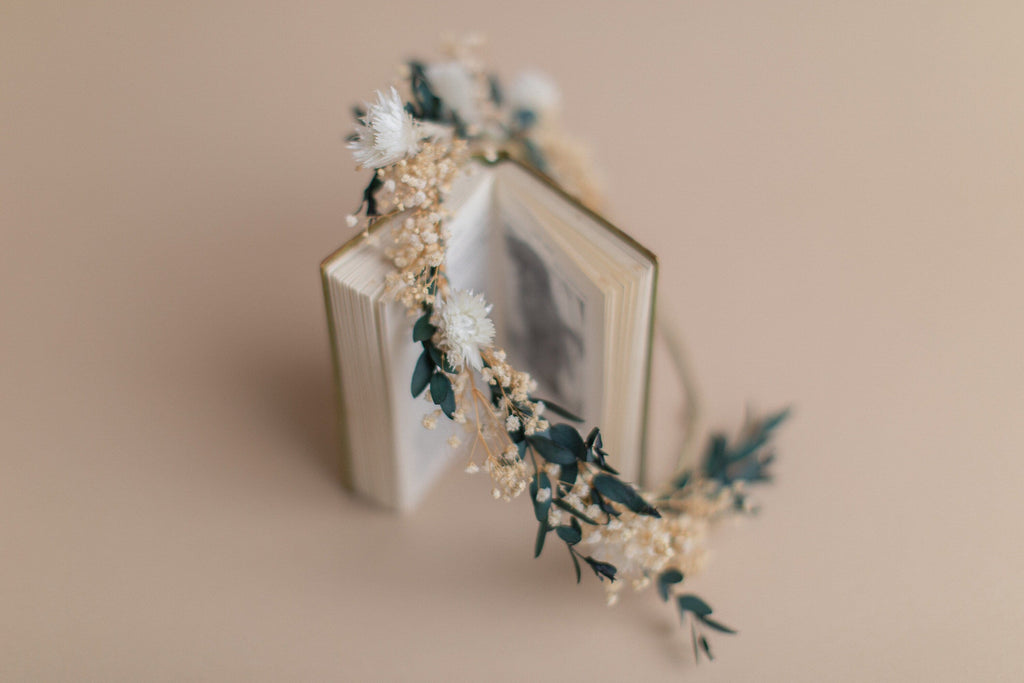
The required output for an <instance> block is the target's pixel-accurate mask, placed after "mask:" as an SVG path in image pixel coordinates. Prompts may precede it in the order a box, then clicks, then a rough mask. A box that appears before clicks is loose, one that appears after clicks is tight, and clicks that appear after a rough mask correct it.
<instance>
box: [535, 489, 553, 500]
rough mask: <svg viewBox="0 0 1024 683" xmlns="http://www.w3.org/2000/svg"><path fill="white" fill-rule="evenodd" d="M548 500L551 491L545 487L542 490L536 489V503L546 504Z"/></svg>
mask: <svg viewBox="0 0 1024 683" xmlns="http://www.w3.org/2000/svg"><path fill="white" fill-rule="evenodd" d="M549 500H551V489H549V488H548V487H546V486H545V487H544V488H542V489H537V502H538V503H546V502H547V501H549Z"/></svg>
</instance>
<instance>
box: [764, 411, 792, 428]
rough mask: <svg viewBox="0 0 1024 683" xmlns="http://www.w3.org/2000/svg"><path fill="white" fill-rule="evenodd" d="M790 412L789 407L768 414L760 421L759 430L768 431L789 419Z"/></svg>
mask: <svg viewBox="0 0 1024 683" xmlns="http://www.w3.org/2000/svg"><path fill="white" fill-rule="evenodd" d="M791 412H792V409H791V408H784V409H783V410H780V411H779V412H777V413H775V414H774V415H769V416H768V417H766V418H765V420H764V422H762V423H761V431H764V432H770V431H772V430H773V429H775V428H776V427H778V426H779V425H780V424H782V423H783V422H785V421H786V420H787V419H789V415H790V413H791Z"/></svg>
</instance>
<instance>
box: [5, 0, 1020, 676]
mask: <svg viewBox="0 0 1024 683" xmlns="http://www.w3.org/2000/svg"><path fill="white" fill-rule="evenodd" d="M627 5H628V7H627ZM1022 28H1024V9H1022V5H1021V4H1020V3H1013V2H1007V3H1003V4H997V3H983V2H964V3H941V2H930V3H924V2H922V3H911V2H906V3H892V2H877V3H875V2H872V3H868V2H850V3H842V4H839V3H821V2H803V3H793V2H749V3H735V2H714V3H696V2H686V3H638V2H634V3H620V2H615V3H608V4H601V3H578V4H570V3H530V2H515V3H483V2H456V1H454V0H444V1H440V2H401V3H398V2H377V3H373V2H359V3H355V2H352V3H306V2H300V3H284V2H282V3H278V4H275V3H271V2H238V3H207V2H170V3H137V2H124V3H86V2H82V3H56V2H48V1H41V0H39V1H37V0H33V1H31V2H11V1H10V0H7V1H6V2H3V3H2V4H0V520H2V522H0V557H2V561H0V679H3V680H12V681H37V680H38V681H42V680H47V681H50V680H53V681H56V680H67V681H84V680H90V681H92V680H95V681H183V680H209V681H236V680H246V681H257V680H266V681H283V680H308V681H393V680H409V681H481V680H494V681H506V680H508V681H513V680H516V681H518V680H531V681H545V680H566V681H584V680H586V681H605V680H607V681H611V680H644V681H679V680H694V681H806V682H819V681H873V680H910V681H914V680H922V681H925V680H927V681H965V680H992V681H994V680H1005V681H1020V680H1024V654H1022V652H1021V648H1020V644H1021V642H1022V640H1024V550H1022V540H1024V496H1022V493H1021V490H1022V486H1024V452H1022V446H1024V426H1022V421H1021V412H1022V408H1024V391H1022V382H1024V361H1022V354H1021V351H1022V348H1024V312H1022V306H1021V294H1022V286H1024V275H1022V272H1021V270H1022V264H1024V196H1022V195H1024V192H1022V190H1024V162H1022V159H1024V124H1022V122H1024V44H1022V41H1021V32H1022ZM468 29H480V30H484V31H487V32H489V34H490V36H491V44H490V50H489V59H490V60H491V62H492V63H494V64H496V65H499V67H500V68H501V69H502V70H503V72H504V73H505V74H506V75H509V74H511V73H512V72H513V71H514V70H515V69H517V68H518V67H528V66H533V67H541V68H543V69H545V70H546V71H548V72H549V73H550V74H551V75H552V76H553V77H555V78H556V79H557V80H558V81H559V82H560V83H561V84H562V86H563V89H564V100H565V110H566V117H567V121H568V123H569V126H570V128H571V129H572V130H574V131H575V132H576V133H578V134H579V135H580V136H582V137H585V138H587V139H589V141H590V142H591V143H592V146H593V148H594V149H595V151H596V157H597V159H598V160H599V161H600V163H601V165H602V166H603V168H604V169H605V175H606V177H607V181H608V183H607V184H608V190H609V196H610V201H611V204H612V206H613V210H612V216H613V217H614V218H616V219H617V220H618V221H619V223H621V224H622V225H623V227H625V228H626V229H627V230H628V231H630V232H631V233H632V234H633V235H634V236H636V237H637V238H638V239H639V240H641V241H642V242H644V243H646V244H647V245H649V246H650V247H651V248H653V249H654V251H656V252H657V253H658V254H659V255H660V256H661V259H662V263H663V275H662V277H663V279H662V292H663V293H664V295H663V298H664V304H665V309H666V311H667V312H668V313H669V314H671V315H672V316H673V317H675V318H676V319H677V320H679V321H680V322H681V324H682V325H683V327H684V329H685V333H686V338H687V341H688V343H689V346H690V349H691V352H692V356H693V359H694V363H695V365H696V367H697V369H698V373H699V377H700V381H701V385H702V388H703V396H704V402H705V408H706V415H707V418H708V423H709V424H710V425H713V426H717V427H730V426H733V425H735V424H736V423H737V422H738V421H739V419H740V417H741V415H742V410H743V407H744V405H745V404H746V403H747V402H748V401H749V402H751V403H752V405H754V406H756V407H759V408H763V409H768V408H773V407H776V406H779V405H782V404H786V403H792V404H793V405H794V406H795V407H796V410H797V414H796V419H795V420H794V421H793V422H792V423H791V424H790V425H789V426H788V427H787V428H786V429H785V431H784V433H783V434H782V438H781V441H780V454H781V458H780V461H779V463H778V467H777V474H778V481H777V483H776V484H775V485H774V486H773V487H770V488H768V489H766V490H765V491H764V492H763V493H762V494H761V496H760V498H761V501H762V503H763V506H764V513H763V514H762V515H761V516H760V518H758V519H756V520H753V521H749V522H744V523H741V524H738V525H729V526H727V528H723V529H722V530H721V532H720V533H719V534H718V535H717V536H716V538H715V539H714V542H713V544H714V548H715V555H714V557H713V559H712V563H711V571H710V572H709V573H706V574H705V575H703V576H702V577H700V578H697V579H694V581H693V588H694V590H696V591H698V592H700V593H701V594H702V595H704V596H705V597H706V598H707V599H708V600H709V601H711V602H712V603H713V604H714V605H715V607H716V608H717V612H718V613H720V614H721V615H722V620H723V621H726V622H727V623H730V624H732V625H735V626H736V627H737V628H739V630H740V631H741V633H740V635H739V636H737V637H717V638H715V640H714V645H715V647H716V650H717V654H718V655H719V661H718V662H717V663H715V664H713V665H702V666H700V667H695V666H694V665H693V663H692V661H691V655H690V652H689V645H688V641H687V636H686V634H685V633H684V632H683V631H681V630H680V629H679V628H678V627H677V624H676V620H675V618H674V616H673V614H672V613H671V612H670V611H669V610H668V609H666V608H664V606H663V605H661V604H660V603H659V602H658V601H657V600H656V598H655V597H654V596H653V595H649V594H645V595H642V596H638V597H636V598H635V599H627V600H625V601H624V604H621V605H620V606H619V607H617V608H615V609H614V610H613V611H609V610H608V609H606V608H605V607H604V606H603V602H602V599H601V593H600V589H599V587H598V586H596V585H594V584H595V583H596V582H594V581H587V582H585V585H584V586H582V587H576V586H575V585H574V583H573V578H572V571H571V569H570V566H569V560H568V558H566V557H565V556H564V553H556V552H550V553H546V554H545V555H544V557H542V558H541V559H540V560H534V559H532V557H531V552H530V550H531V546H532V539H533V533H534V527H533V523H532V522H531V521H530V520H531V517H532V515H531V514H530V511H529V510H528V507H527V506H526V503H525V502H524V501H517V502H516V503H514V504H511V505H503V504H496V503H494V502H493V501H491V500H490V498H489V496H488V486H487V485H486V483H485V482H482V481H480V480H477V479H473V478H470V477H467V476H465V475H462V474H461V473H459V472H458V471H454V472H452V473H450V474H449V475H448V476H447V477H446V478H445V479H444V481H443V482H442V484H441V486H440V487H439V489H438V490H437V491H435V492H434V493H433V494H432V495H431V496H430V497H429V498H428V500H427V501H426V503H425V504H424V506H423V507H422V510H421V511H420V512H419V513H418V514H416V515H413V516H410V517H407V518H404V519H402V518H396V517H392V516H390V515H387V514H382V513H380V512H378V511H376V510H374V509H371V508H369V507H366V506H364V505H363V504H362V503H360V502H359V501H358V500H354V499H352V498H350V497H349V496H347V495H346V494H345V493H344V492H343V491H341V490H340V489H339V487H338V485H337V483H336V479H335V477H334V474H333V470H332V465H331V457H332V456H331V453H332V448H333V435H332V426H331V404H330V388H329V387H330V376H329V373H330V365H329V359H328V350H327V341H326V332H325V326H324V321H323V319H322V309H321V305H322V304H321V300H320V285H319V282H318V279H317V264H318V262H319V260H320V258H322V257H323V256H324V255H326V254H327V253H329V252H330V251H331V250H332V249H333V248H334V247H335V246H337V245H338V244H339V243H340V242H341V241H343V239H345V238H346V237H347V232H348V231H347V230H346V228H345V227H344V220H343V217H344V215H345V214H346V213H347V212H348V211H350V210H351V209H352V208H353V205H354V200H355V199H356V197H357V194H358V192H359V189H360V187H361V184H362V183H363V182H364V181H365V177H364V175H363V174H358V173H356V172H354V171H353V169H352V163H351V161H350V158H349V156H348V154H347V152H346V151H345V150H344V149H343V145H342V137H343V135H344V134H345V133H346V132H347V131H348V128H349V125H350V121H349V118H348V107H349V105H350V103H352V102H354V101H357V100H360V99H363V98H367V97H369V95H370V93H371V91H372V89H373V88H375V87H379V86H380V85H381V84H383V83H384V82H386V81H387V80H388V79H389V78H390V77H391V76H392V75H393V73H394V71H393V65H394V64H395V63H397V62H398V61H399V60H400V59H401V58H403V57H405V56H408V55H426V56H429V55H432V54H433V48H434V46H435V45H436V42H437V38H438V37H439V35H440V33H441V32H442V31H444V30H454V31H464V30H468ZM661 367H664V365H663V366H661ZM656 396H657V400H658V401H659V404H660V405H661V406H662V408H661V409H660V410H659V414H660V415H661V416H662V417H663V418H664V417H665V416H666V415H670V414H671V412H672V410H673V406H675V401H676V400H677V396H676V394H675V393H674V391H673V389H672V387H671V386H668V385H663V384H659V385H658V387H657V389H656ZM662 424H663V428H662V429H659V433H658V443H659V444H660V446H661V447H667V445H669V444H670V443H671V441H672V433H673V432H672V429H671V425H665V424H664V423H662Z"/></svg>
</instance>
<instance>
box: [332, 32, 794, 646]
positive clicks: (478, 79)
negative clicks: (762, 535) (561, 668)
mask: <svg viewBox="0 0 1024 683" xmlns="http://www.w3.org/2000/svg"><path fill="white" fill-rule="evenodd" d="M402 73H403V76H404V80H405V83H404V84H403V86H404V91H405V93H406V94H405V95H404V96H403V94H401V93H400V92H399V90H398V89H396V88H395V87H390V88H387V89H385V90H384V91H381V92H378V93H377V97H376V101H375V102H374V103H373V104H367V105H366V106H365V108H363V109H361V110H359V111H357V121H356V126H355V131H354V132H353V134H352V135H351V136H350V138H349V148H350V149H351V150H352V153H353V156H354V158H355V161H356V162H357V164H358V165H359V166H360V167H362V168H367V169H373V176H372V178H371V181H370V183H369V185H368V186H367V188H366V191H365V192H364V194H363V202H362V204H361V205H360V208H359V210H358V211H357V212H356V213H354V214H352V215H351V216H348V217H347V218H346V223H347V225H348V226H349V227H350V228H357V227H362V228H363V230H364V233H365V235H366V238H367V239H375V238H376V237H379V236H377V235H376V233H375V232H374V231H373V230H372V229H373V227H374V224H376V223H377V222H378V221H380V220H382V219H385V218H387V219H390V221H389V224H390V225H391V226H393V227H392V229H391V230H390V232H389V233H388V235H387V242H386V243H385V244H383V245H382V249H383V253H384V254H385V255H386V257H387V258H388V259H390V261H391V264H392V265H393V270H392V272H391V273H389V274H388V276H387V281H386V284H387V288H388V292H389V293H390V294H391V296H392V297H393V298H394V299H395V300H396V301H398V302H400V303H401V304H402V305H403V306H404V307H405V308H406V309H407V310H408V312H409V314H410V317H412V318H415V323H414V324H413V329H412V338H413V341H414V342H415V343H419V344H421V345H422V352H421V353H420V356H419V359H418V361H417V363H416V366H415V368H414V370H413V374H412V380H411V386H410V388H411V392H412V395H413V396H421V395H422V396H423V397H424V400H425V401H426V402H427V403H429V404H430V406H431V408H430V410H429V411H428V412H426V413H425V414H424V415H423V417H422V424H423V427H424V428H426V429H428V430H434V429H437V427H438V423H439V421H440V420H441V419H442V418H447V419H448V420H450V421H451V422H453V423H455V424H459V425H463V428H464V430H465V432H466V439H465V440H464V439H463V438H462V437H460V436H458V435H457V434H452V435H451V436H450V437H449V438H448V445H449V447H450V448H453V449H457V450H460V452H462V453H464V455H465V458H466V464H465V471H466V472H468V473H471V474H472V473H476V472H479V471H480V470H481V469H482V470H484V471H485V472H487V473H488V475H489V476H490V479H491V483H492V488H491V495H492V496H493V497H494V498H496V499H499V500H504V501H511V500H513V499H515V498H517V497H519V496H521V495H522V494H523V493H524V492H527V491H529V498H530V500H531V503H532V507H533V512H534V515H535V517H536V520H537V523H538V530H537V539H536V543H535V547H534V553H535V555H538V556H539V555H540V554H541V551H542V550H543V548H544V545H545V541H546V539H547V538H548V537H549V536H550V535H551V534H552V533H554V535H555V536H557V538H558V539H559V540H560V541H562V542H563V543H564V544H565V546H566V548H567V550H568V554H569V556H570V558H571V559H572V563H573V566H574V569H575V572H576V579H577V581H579V580H580V578H581V569H582V567H583V566H584V565H586V566H587V567H588V568H589V569H590V570H591V571H592V572H593V573H594V574H595V576H596V577H597V578H598V579H600V580H601V581H602V582H604V583H605V585H606V587H607V590H608V602H609V604H612V603H614V602H615V600H616V599H617V598H618V595H619V591H620V589H621V587H622V586H623V585H626V584H628V585H630V586H631V587H633V588H634V589H636V590H642V589H644V588H647V587H648V586H650V585H652V584H653V585H656V586H657V590H658V593H659V595H660V596H661V597H662V598H663V599H664V600H666V601H668V600H670V599H671V598H673V597H674V599H675V603H676V608H677V610H678V611H679V613H680V615H681V616H682V617H683V618H684V619H685V618H688V619H689V621H690V625H691V632H692V634H693V639H694V648H695V652H697V646H698V644H699V645H700V647H701V649H702V650H703V651H704V652H705V654H706V655H707V656H708V657H710V656H711V652H710V649H709V646H708V644H707V640H706V638H705V637H704V635H702V634H699V633H698V632H699V631H702V630H704V629H711V630H717V631H720V632H726V633H730V632H732V631H731V630H730V629H729V628H728V627H726V626H724V625H723V624H721V623H719V622H717V621H716V620H714V619H713V618H711V616H710V615H711V612H712V610H711V608H710V607H709V606H707V604H706V603H704V602H703V601H702V600H701V599H700V598H698V597H697V596H695V595H692V594H679V593H678V590H677V589H678V587H679V585H680V584H681V583H682V581H683V578H684V576H686V575H689V574H692V573H693V572H695V571H696V570H698V569H699V568H700V567H701V565H702V564H703V561H704V550H703V541H704V538H705V535H706V532H707V529H708V525H709V522H711V521H712V520H714V519H716V518H718V517H720V516H722V515H724V514H726V513H728V512H733V511H740V512H742V511H749V510H751V509H752V503H751V500H750V498H749V497H748V496H747V493H746V488H745V487H746V485H747V484H749V483H754V482H758V481H764V480H766V479H767V478H768V476H769V475H768V466H769V465H770V463H771V460H772V456H771V453H770V452H769V451H767V448H766V444H767V441H768V436H769V435H770V434H771V432H772V431H773V430H774V429H775V427H777V426H778V424H780V423H781V422H782V420H783V419H784V418H785V415H786V414H785V412H783V413H779V414H777V415H773V416H769V417H768V418H766V419H764V420H760V421H752V422H751V424H749V425H748V427H747V429H746V430H745V431H744V433H743V434H741V436H740V439H739V441H738V443H736V444H732V445H730V443H729V442H728V440H727V439H725V437H724V436H721V435H717V436H715V437H714V438H713V439H712V442H711V444H710V447H709V449H708V451H707V455H706V458H705V460H704V461H703V462H702V463H701V464H700V465H699V466H697V467H696V468H693V469H692V470H685V471H681V472H680V473H677V475H676V476H674V477H673V478H672V481H671V482H670V484H669V485H668V486H666V487H665V489H664V490H662V491H660V492H657V493H654V492H645V491H640V490H638V489H637V488H635V487H634V486H633V485H631V484H629V483H627V482H625V481H623V480H622V479H620V478H619V476H618V473H617V472H616V470H615V469H614V468H613V467H612V465H611V457H610V456H609V454H608V453H606V452H605V451H604V450H603V441H602V437H601V433H600V430H599V429H598V428H594V429H592V430H591V431H590V432H589V433H588V434H587V436H586V437H584V436H583V435H582V434H581V433H580V432H579V431H578V430H577V428H576V427H575V426H573V424H571V423H577V424H578V423H580V422H582V420H581V419H580V418H579V417H577V416H575V415H572V414H571V413H569V412H568V411H566V410H565V409H564V408H561V407H559V406H557V405H556V404H554V403H553V402H550V401H545V400H541V399H540V398H538V397H537V396H536V395H535V392H536V391H537V382H536V381H534V379H533V378H532V377H531V376H530V375H529V373H526V372H523V371H520V370H517V369H516V368H514V367H513V366H512V365H511V364H510V363H509V362H508V360H507V355H506V353H505V351H504V350H502V349H500V348H497V347H495V346H494V341H495V327H494V323H493V322H492V320H491V319H490V312H491V307H490V305H489V304H488V303H487V300H486V298H485V297H484V295H483V294H482V293H474V292H471V291H466V290H458V289H454V288H452V287H451V286H450V285H449V283H448V277H447V271H446V254H447V245H448V242H449V240H450V239H451V237H452V235H451V230H450V229H449V227H448V222H449V220H450V219H451V218H452V216H451V215H450V212H449V211H448V210H447V208H446V206H445V199H446V197H447V196H448V193H449V192H450V191H451V188H452V184H453V182H454V181H455V180H456V179H457V177H458V176H459V175H460V174H461V173H463V172H464V171H465V170H466V169H467V168H468V166H469V164H470V161H471V159H473V158H474V157H482V158H485V159H488V160H493V159H495V158H496V157H497V156H498V155H499V154H500V155H504V156H506V157H509V158H511V159H514V160H517V161H519V162H520V163H524V164H527V165H529V166H532V167H533V168H534V169H536V170H539V171H542V172H546V173H549V174H551V175H552V176H553V177H554V179H555V180H556V181H557V182H559V183H560V185H561V186H562V187H563V188H564V189H565V190H566V191H567V192H569V193H570V194H573V195H575V196H577V197H578V198H580V199H581V201H583V202H584V203H586V204H588V205H590V206H592V207H593V206H597V205H599V204H600V196H599V192H598V191H597V189H596V184H595V183H594V180H593V173H592V172H591V170H590V165H589V163H588V162H587V160H586V157H585V153H584V152H583V151H582V150H581V148H580V147H579V146H578V145H577V144H576V143H573V142H572V141H570V140H568V139H567V138H566V137H565V136H564V134H562V133H561V131H560V129H559V126H558V111H559V109H560V104H561V98H560V94H559V92H558V89H557V87H556V86H555V85H554V83H553V81H551V80H550V79H549V78H548V77H546V76H544V75H543V74H539V73H537V72H529V73H525V74H523V75H521V76H519V77H518V78H516V79H515V80H514V81H513V85H512V87H511V88H510V89H509V91H508V92H507V97H506V96H503V93H502V89H501V86H500V83H499V81H498V80H497V78H496V77H495V76H494V75H493V74H489V73H487V72H486V71H485V70H484V67H483V64H482V63H481V62H480V61H479V60H478V59H477V58H476V56H475V53H474V52H473V50H472V49H471V46H468V45H466V44H458V43H456V44H453V45H452V46H450V47H449V49H448V57H447V58H446V60H444V61H440V62H436V63H430V64H424V63H421V62H417V61H412V62H409V63H408V64H407V65H406V66H405V68H404V69H403V71H402ZM560 420H565V421H560Z"/></svg>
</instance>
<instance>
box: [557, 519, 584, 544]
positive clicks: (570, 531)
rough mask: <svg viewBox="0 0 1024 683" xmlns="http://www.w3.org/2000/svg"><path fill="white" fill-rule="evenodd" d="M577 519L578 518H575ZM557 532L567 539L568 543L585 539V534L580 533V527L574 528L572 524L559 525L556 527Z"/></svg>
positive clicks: (563, 538) (575, 542)
mask: <svg viewBox="0 0 1024 683" xmlns="http://www.w3.org/2000/svg"><path fill="white" fill-rule="evenodd" d="M573 521H574V522H575V521H576V518H575V517H574V518H573ZM576 526H579V522H576ZM555 533H557V534H558V537H559V538H560V539H562V540H563V541H565V542H566V543H567V544H568V545H576V544H577V543H579V542H580V541H581V540H582V539H583V534H582V533H580V530H579V529H574V528H572V527H571V526H559V527H555Z"/></svg>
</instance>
